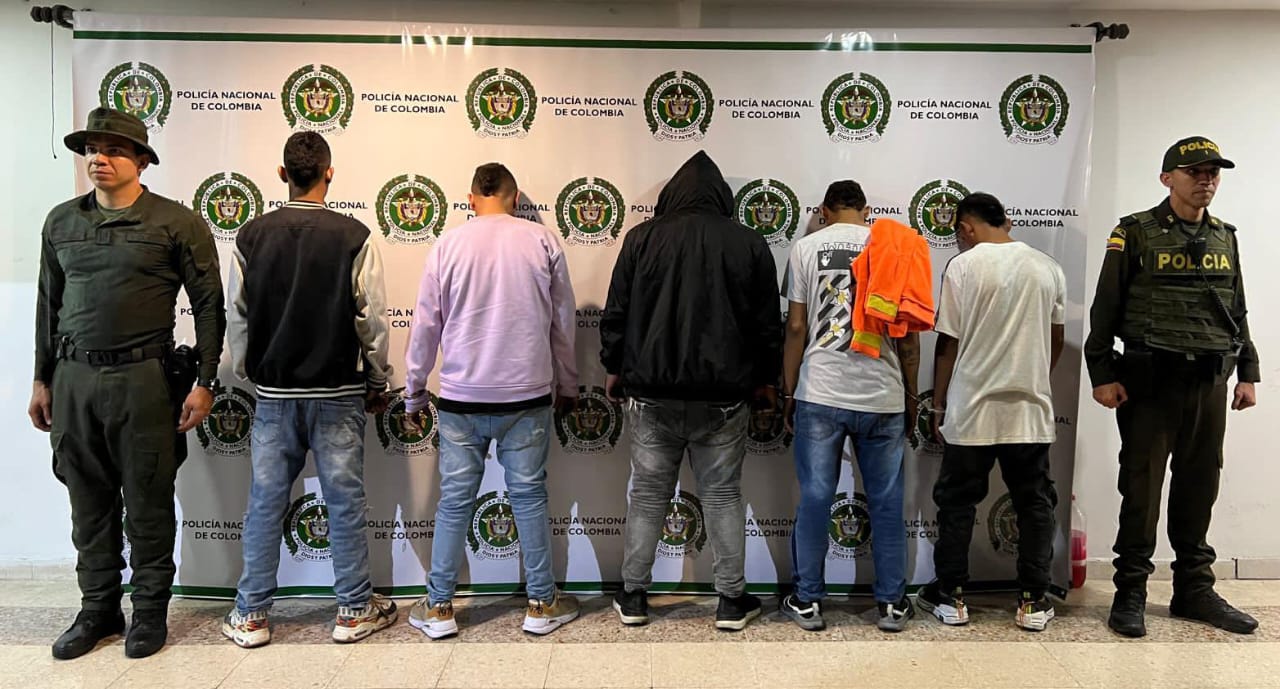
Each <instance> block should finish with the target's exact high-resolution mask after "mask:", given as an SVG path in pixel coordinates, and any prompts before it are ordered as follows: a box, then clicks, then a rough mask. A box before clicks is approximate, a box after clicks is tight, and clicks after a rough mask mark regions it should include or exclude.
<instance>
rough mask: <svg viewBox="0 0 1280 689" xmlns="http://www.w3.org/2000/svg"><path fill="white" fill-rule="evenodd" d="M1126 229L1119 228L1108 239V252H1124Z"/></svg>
mask: <svg viewBox="0 0 1280 689" xmlns="http://www.w3.org/2000/svg"><path fill="white" fill-rule="evenodd" d="M1124 234H1125V233H1124V228H1123V227H1117V228H1116V229H1114V230H1112V231H1111V237H1110V238H1108V239H1107V251H1124Z"/></svg>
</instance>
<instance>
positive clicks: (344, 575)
mask: <svg viewBox="0 0 1280 689" xmlns="http://www.w3.org/2000/svg"><path fill="white" fill-rule="evenodd" d="M364 427H365V413H364V398H363V397H361V396H359V395H352V396H348V397H341V398H338V399H290V400H282V399H259V400H258V404H257V407H256V410H255V412H254V418H253V486H252V488H251V489H250V491H249V511H248V514H246V515H245V518H244V536H243V539H244V571H243V573H242V574H241V575H240V584H239V586H238V589H239V590H238V591H237V593H236V608H237V609H238V610H239V611H240V612H241V613H249V612H253V611H255V610H265V609H269V608H270V607H271V597H272V596H274V595H275V593H276V572H277V570H278V569H279V567H280V539H281V537H282V535H283V531H282V530H283V526H284V518H285V512H286V511H287V510H288V509H289V494H290V493H291V492H292V488H293V482H294V481H295V480H297V478H298V474H300V473H302V467H303V465H304V464H305V463H306V459H307V450H311V452H312V453H313V454H314V455H315V460H316V474H317V476H318V478H319V479H320V490H321V492H322V493H323V494H324V500H325V506H326V508H327V509H328V513H329V547H330V552H331V553H332V555H333V592H334V595H335V596H336V597H337V599H338V605H342V606H350V607H362V606H364V605H365V604H366V603H367V602H368V601H369V597H370V596H371V595H372V594H373V584H372V582H370V580H369V544H368V542H367V541H366V540H365V530H364V529H365V523H366V521H367V519H368V517H367V515H366V514H365V512H366V509H367V504H366V502H365V494H364Z"/></svg>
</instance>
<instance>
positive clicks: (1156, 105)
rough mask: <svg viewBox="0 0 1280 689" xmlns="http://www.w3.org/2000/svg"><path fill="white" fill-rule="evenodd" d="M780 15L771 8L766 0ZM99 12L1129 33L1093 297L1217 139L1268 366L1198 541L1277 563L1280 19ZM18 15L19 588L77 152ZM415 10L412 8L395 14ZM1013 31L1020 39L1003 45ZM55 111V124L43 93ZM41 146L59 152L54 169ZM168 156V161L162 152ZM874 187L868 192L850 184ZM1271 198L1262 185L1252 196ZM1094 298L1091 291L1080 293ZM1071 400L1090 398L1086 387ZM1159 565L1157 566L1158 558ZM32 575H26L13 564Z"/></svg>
mask: <svg viewBox="0 0 1280 689" xmlns="http://www.w3.org/2000/svg"><path fill="white" fill-rule="evenodd" d="M779 4H780V3H779ZM95 6H96V7H95V9H97V10H99V11H103V12H155V13H167V14H175V13H182V14H193V15H232V16H237V15H268V14H269V15H271V16H300V15H303V13H305V16H308V17H313V18H315V17H334V18H361V19H404V20H416V21H422V20H429V21H453V22H476V23H493V24H562V25H581V26H588V25H595V26H653V27H658V28H656V29H655V30H656V31H660V30H661V28H660V27H670V26H697V25H702V26H708V27H742V28H753V29H757V28H770V27H794V28H800V27H843V28H861V27H891V26H892V27H937V26H969V27H1009V28H1010V30H1011V32H1012V31H1015V30H1016V27H1042V26H1063V25H1066V24H1069V23H1072V22H1079V23H1088V22H1091V21H1093V20H1095V19H1100V20H1103V21H1105V22H1107V23H1110V22H1113V21H1120V22H1127V23H1128V24H1129V25H1130V27H1131V28H1132V31H1133V33H1132V35H1131V37H1130V38H1129V39H1127V40H1125V41H1108V42H1106V43H1103V44H1101V45H1099V46H1098V52H1097V56H1098V62H1097V65H1098V82H1097V83H1098V86H1097V92H1096V99H1097V100H1096V114H1095V129H1094V140H1093V152H1094V153H1093V173H1092V180H1091V182H1092V184H1091V192H1090V193H1091V196H1090V204H1089V222H1090V227H1091V228H1092V234H1091V238H1090V243H1091V249H1090V252H1089V263H1088V273H1089V274H1088V279H1087V282H1088V284H1090V285H1092V284H1093V282H1094V281H1095V280H1096V276H1097V271H1098V268H1099V265H1100V264H1101V260H1102V254H1103V244H1104V242H1105V238H1106V235H1107V233H1108V232H1109V231H1110V229H1111V227H1112V226H1113V225H1114V222H1115V218H1117V217H1118V216H1120V215H1123V214H1126V213H1129V212H1132V211H1134V210H1139V209H1142V208H1146V207H1149V206H1153V205H1155V203H1156V202H1158V201H1159V200H1160V198H1161V197H1162V188H1161V187H1160V185H1159V182H1158V180H1157V179H1156V170H1157V168H1158V166H1159V159H1160V156H1161V155H1162V154H1163V152H1164V149H1165V148H1166V147H1167V146H1168V144H1169V143H1171V142H1173V141H1174V140H1176V139H1178V138H1181V137H1183V136H1188V135H1191V134H1203V135H1205V136H1209V137H1210V138H1212V139H1214V140H1215V141H1217V142H1218V143H1219V144H1220V145H1221V146H1222V147H1223V149H1224V150H1225V151H1226V152H1227V154H1228V155H1229V156H1230V157H1232V158H1233V159H1234V160H1235V161H1236V163H1237V164H1238V165H1239V169H1237V170H1235V171H1231V172H1228V173H1225V179H1224V181H1223V184H1222V188H1221V190H1220V192H1219V196H1218V201H1217V203H1216V204H1215V206H1214V211H1215V213H1216V214H1218V215H1221V216H1222V217H1224V218H1226V219H1228V220H1230V221H1232V222H1234V223H1236V224H1237V225H1240V226H1241V232H1240V239H1241V242H1242V247H1243V263H1244V269H1245V271H1246V273H1247V274H1248V276H1249V280H1248V284H1249V297H1250V299H1251V307H1252V310H1251V312H1250V321H1251V323H1250V324H1251V326H1252V328H1253V335H1254V339H1255V340H1256V341H1257V342H1258V343H1259V347H1260V349H1261V354H1262V360H1263V364H1264V365H1263V378H1264V379H1265V380H1264V383H1263V384H1262V385H1261V386H1260V388H1259V398H1260V400H1261V406H1260V407H1259V408H1258V409H1255V410H1252V411H1249V412H1247V413H1232V415H1231V417H1230V423H1229V427H1228V439H1227V450H1226V454H1227V460H1226V471H1225V473H1224V475H1223V482H1222V493H1221V497H1220V498H1219V501H1218V508H1217V511H1216V514H1215V520H1214V524H1213V529H1212V530H1211V532H1210V542H1211V543H1212V544H1214V545H1215V546H1216V547H1217V549H1218V554H1219V557H1220V559H1228V558H1277V559H1280V530H1277V529H1275V528H1273V525H1274V524H1276V523H1277V519H1278V518H1280V506H1278V505H1277V504H1276V501H1275V500H1274V498H1273V497H1272V496H1273V494H1274V488H1273V486H1274V485H1276V483H1277V482H1278V481H1280V465H1277V464H1275V463H1273V461H1272V455H1273V452H1271V451H1270V450H1271V447H1270V445H1269V443H1270V442H1272V437H1271V436H1270V433H1269V432H1268V430H1267V419H1276V418H1278V417H1277V412H1276V409H1277V405H1280V399H1278V398H1277V397H1278V393H1280V386H1277V385H1276V377H1277V375H1278V374H1280V344H1277V343H1280V332H1278V330H1280V305H1277V302H1276V301H1275V300H1272V299H1269V298H1268V295H1269V294H1270V293H1271V288H1272V287H1280V276H1278V275H1276V274H1273V273H1271V272H1270V271H1269V267H1270V266H1273V265H1280V239H1278V238H1275V237H1273V236H1272V235H1270V234H1269V233H1266V232H1265V231H1264V230H1263V227H1264V224H1265V223H1267V220H1269V218H1270V217H1271V213H1270V211H1271V210H1272V209H1271V206H1273V205H1274V204H1273V203H1271V198H1270V194H1271V193H1274V192H1272V188H1271V187H1270V186H1269V185H1268V183H1272V184H1274V183H1275V182H1276V181H1277V180H1276V178H1275V173H1274V169H1275V168H1274V167H1273V166H1272V165H1270V163H1271V161H1274V160H1280V128H1278V127H1276V126H1275V125H1274V123H1273V122H1272V121H1270V118H1271V117H1272V114H1271V113H1272V112H1273V111H1274V110H1275V109H1276V108H1278V107H1280V95H1276V94H1275V93H1274V91H1273V90H1272V89H1270V88H1269V87H1270V86H1271V83H1270V74H1268V73H1267V72H1266V70H1265V69H1263V68H1262V67H1263V66H1264V65H1270V66H1274V65H1280V44H1277V43H1276V42H1275V41H1274V37H1275V36H1277V35H1280V12H1253V13H1247V12H1239V13H1230V12H1199V13H1175V12H1132V13H1101V12H1091V13H1087V14H1071V13H1068V12H1015V11H999V12H996V11H970V12H963V11H956V10H948V11H943V12H939V11H915V12H903V11H896V12H895V11H885V10H875V11H863V10H856V9H847V8H840V9H835V8H833V7H831V6H825V7H824V6H816V5H809V6H805V5H797V6H791V7H788V8H787V9H785V10H779V9H777V5H774V6H762V5H751V6H743V7H739V6H734V5H732V4H729V3H717V4H708V5H706V6H700V5H699V4H698V3H697V2H690V1H689V0H684V1H683V2H670V3H666V2H651V3H640V2H632V3H620V4H608V3H600V2H594V3H571V2H539V1H536V0H526V1H524V2H471V3H466V2H435V3H432V2H414V3H409V2H390V1H386V0H380V1H368V2H364V3H359V4H357V3H347V2H342V1H340V0H309V1H306V2H303V1H302V0H290V1H289V2H275V3H261V2H245V1H241V0H225V1H223V2H187V3H172V2H158V1H154V0H153V1H147V0H132V1H129V0H100V2H97V3H95ZM29 7H30V4H29V3H26V2H13V1H12V0H9V1H7V2H5V3H4V4H3V5H0V83H7V84H13V85H15V86H17V88H16V90H15V93H14V94H13V96H14V97H12V98H10V101H9V102H10V105H9V107H6V108H3V109H0V132H5V134H6V136H5V141H4V143H3V144H0V146H2V147H3V148H4V149H5V152H6V155H5V156H4V157H3V163H0V227H2V228H3V231H4V232H5V233H6V236H5V237H4V238H3V239H0V242H2V243H3V245H4V246H5V247H6V248H7V253H6V254H5V255H4V256H3V257H0V322H3V323H5V324H7V325H8V328H7V330H5V331H4V332H3V334H0V361H5V362H9V366H7V367H5V368H4V369H3V372H0V438H4V442H5V444H6V445H7V446H8V448H9V451H8V452H6V453H5V459H4V460H3V461H4V463H5V465H4V472H3V476H4V480H5V484H6V485H5V488H6V489H7V490H6V491H5V492H6V493H7V495H6V498H7V499H6V500H5V505H6V508H5V509H4V510H0V566H15V567H12V568H5V569H0V576H3V575H5V574H9V575H11V576H29V571H30V570H29V563H33V562H34V563H36V564H42V563H51V562H59V563H60V562H66V561H69V560H70V558H72V557H73V556H74V551H73V550H72V548H71V545H70V541H69V531H70V530H69V516H68V515H69V511H68V508H67V505H66V494H65V492H64V491H63V490H62V489H61V486H59V485H58V484H57V483H56V482H55V481H54V480H53V478H52V476H51V475H50V473H49V448H48V441H47V436H45V435H44V434H41V433H38V432H36V431H34V430H32V429H31V427H30V425H29V423H28V422H27V420H26V415H25V410H26V402H27V397H28V395H29V393H30V387H29V385H30V384H29V382H28V381H29V380H30V377H29V375H28V374H29V372H30V370H31V365H30V362H31V349H32V345H31V342H32V329H33V326H32V322H33V315H32V312H33V310H34V306H33V305H34V294H35V284H34V282H35V276H36V261H37V257H38V247H39V242H38V237H39V231H40V224H41V221H42V219H43V217H44V214H45V212H46V211H47V209H48V208H49V207H50V206H52V205H54V204H55V203H57V202H59V201H62V200H64V199H66V198H68V197H70V196H71V195H72V194H73V193H74V189H73V179H74V174H75V171H74V169H73V160H72V156H71V155H70V154H69V153H67V152H66V151H65V150H62V147H61V143H60V141H61V136H62V135H63V134H64V133H65V132H66V131H68V130H69V129H70V127H71V123H72V113H71V111H70V98H69V93H70V43H71V38H70V33H69V32H67V31H64V30H56V31H55V32H54V35H53V44H54V55H53V64H54V74H55V81H54V84H53V86H52V88H51V87H50V84H49V77H48V75H49V73H50V36H49V29H48V28H47V27H42V26H37V25H35V24H33V23H31V22H30V21H29V20H28V19H27V18H26V17H27V12H28V11H29ZM406 8H411V9H406ZM1011 36H1016V34H1014V33H1011ZM51 94H52V98H53V104H52V110H53V112H54V117H53V118H52V120H51V118H50V114H49V113H50V109H51V105H50V98H51ZM51 147H52V148H53V149H56V150H57V151H58V153H57V159H56V160H54V159H53V158H52V155H51ZM171 155H172V154H171ZM863 181H864V182H866V183H870V184H874V180H863ZM1264 185H1268V186H1264ZM1091 291H1092V290H1090V292H1091ZM1082 387H1083V389H1082V393H1081V394H1082V399H1084V400H1089V391H1088V389H1087V388H1088V385H1087V383H1085V384H1083V385H1082ZM1070 415H1072V416H1077V418H1078V427H1077V432H1078V434H1079V439H1078V441H1077V447H1078V456H1077V460H1076V488H1075V492H1076V494H1077V496H1078V497H1079V499H1080V503H1081V505H1082V507H1083V509H1084V510H1085V512H1086V514H1087V516H1088V520H1089V522H1088V524H1089V543H1090V546H1091V548H1090V550H1091V553H1090V554H1091V555H1092V556H1093V557H1099V556H1107V555H1109V547H1110V544H1111V542H1112V539H1113V538H1114V536H1115V528H1116V517H1115V515H1116V514H1117V513H1118V510H1119V496H1118V494H1117V493H1116V489H1115V479H1116V453H1117V451H1118V448H1119V440H1118V437H1117V433H1116V430H1115V425H1114V422H1113V420H1112V418H1111V416H1110V415H1109V414H1107V413H1106V412H1105V410H1103V409H1101V408H1099V407H1097V406H1096V405H1093V404H1092V403H1089V402H1086V403H1083V404H1082V408H1081V409H1080V411H1079V414H1078V415H1077V414H1075V413H1070ZM1158 556H1161V557H1168V556H1170V552H1169V551H1168V548H1167V545H1165V546H1162V549H1161V552H1160V553H1158ZM23 564H27V567H28V568H27V569H22V567H21V566H20V565H23Z"/></svg>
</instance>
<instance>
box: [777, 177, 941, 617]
mask: <svg viewBox="0 0 1280 689" xmlns="http://www.w3.org/2000/svg"><path fill="white" fill-rule="evenodd" d="M821 212H822V218H823V220H824V222H825V224H826V227H824V228H822V229H820V230H818V231H817V232H813V233H811V234H809V235H807V236H805V237H803V238H801V239H800V240H798V241H796V242H795V244H793V245H792V248H791V260H790V263H789V265H788V266H787V271H788V280H787V300H788V301H789V302H790V304H789V308H788V311H787V335H786V341H785V344H784V345H783V355H782V369H783V373H782V377H783V386H784V389H785V391H786V393H787V398H786V419H787V424H788V427H789V428H792V429H793V432H794V433H795V446H794V451H795V461H796V478H797V479H798V480H799V483H800V504H799V505H797V506H796V525H795V530H794V531H793V532H792V537H791V554H792V571H793V572H794V575H793V580H794V583H795V591H794V592H793V593H792V594H790V595H788V596H786V597H785V598H783V599H782V602H781V603H780V604H779V609H780V610H781V611H782V614H784V615H786V616H787V617H788V618H790V619H791V620H793V621H794V622H795V623H796V624H798V625H799V626H800V627H801V628H803V629H808V630H818V629H822V628H823V627H824V626H825V625H824V622H823V619H822V609H821V602H822V599H823V598H824V597H825V596H826V593H827V590H826V583H825V572H824V565H825V564H826V560H827V547H828V534H827V530H828V525H829V524H830V523H831V505H832V503H833V502H834V501H835V494H836V485H837V482H838V481H839V477H840V461H841V458H842V457H843V455H844V446H845V441H846V440H849V441H851V442H852V443H853V450H854V455H855V456H856V458H857V462H858V468H859V469H860V470H861V473H862V479H863V481H862V486H861V492H863V493H865V494H866V496H867V503H868V505H867V508H868V512H870V517H871V519H870V524H867V523H866V522H865V521H863V520H859V519H854V518H849V519H841V520H840V523H841V524H842V525H848V527H849V528H850V529H851V531H852V533H850V534H849V535H850V536H851V537H854V538H862V539H866V538H868V537H870V534H871V533H872V532H873V533H875V543H874V544H873V545H872V549H871V554H872V560H873V562H874V564H875V572H876V580H875V585H874V587H873V592H874V594H875V599H876V602H877V603H878V604H879V612H880V619H879V622H878V623H877V625H878V626H879V627H880V629H883V630H885V631H891V632H893V631H900V630H901V629H902V628H903V627H904V626H905V625H906V623H907V620H908V619H910V617H911V615H912V614H913V608H912V607H911V603H910V601H909V600H908V599H907V597H906V588H907V534H906V529H905V528H904V527H903V522H902V509H903V508H902V501H903V492H904V490H903V470H902V458H903V452H904V450H905V443H906V429H907V425H906V419H905V414H904V412H906V411H907V407H908V404H907V398H908V397H911V398H913V399H914V397H915V393H916V389H915V388H916V382H915V381H916V374H917V372H918V370H919V364H920V339H919V335H918V334H916V333H912V334H910V335H908V336H907V337H905V338H902V339H900V340H894V341H892V346H887V347H885V348H884V349H883V350H882V351H881V354H880V358H878V359H875V358H872V357H869V356H866V355H864V354H858V353H855V352H854V351H853V350H851V349H850V345H851V344H852V343H853V321H852V318H853V316H852V311H851V305H852V303H853V295H854V291H855V290H854V284H853V275H852V273H851V271H850V263H851V262H852V261H853V259H854V258H856V257H857V256H858V254H860V253H862V250H863V248H864V247H865V246H866V245H867V243H868V242H869V241H870V239H871V230H870V229H869V228H868V227H867V226H866V223H867V214H868V212H869V209H868V208H867V197H866V195H865V194H864V193H863V191H862V187H861V186H859V185H858V183H857V182H854V181H852V180H843V181H839V182H835V183H833V184H832V185H831V186H830V187H829V188H828V189H827V194H826V197H825V198H824V199H823V201H822V208H821ZM904 372H905V374H904ZM912 406H914V405H912ZM912 411H913V412H914V409H913V410H912Z"/></svg>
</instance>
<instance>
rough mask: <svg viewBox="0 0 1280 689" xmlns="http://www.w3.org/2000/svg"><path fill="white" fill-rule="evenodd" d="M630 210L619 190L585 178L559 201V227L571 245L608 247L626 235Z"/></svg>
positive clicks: (564, 191) (574, 183)
mask: <svg viewBox="0 0 1280 689" xmlns="http://www.w3.org/2000/svg"><path fill="white" fill-rule="evenodd" d="M625 209H626V206H625V205H624V203H623V201H622V194H621V193H620V192H619V191H618V188H617V187H615V186H613V185H612V184H610V183H609V181H608V180H605V179H601V178H599V177H582V178H579V179H575V180H573V181H572V182H569V183H568V184H567V185H565V187H564V189H562V190H561V191H560V196H558V197H556V224H558V225H559V226H560V234H562V235H564V238H565V239H566V240H568V241H569V243H570V244H582V245H587V246H608V245H610V244H613V243H614V241H615V240H617V238H618V235H619V234H622V219H623V217H624V216H625V215H626V210H625Z"/></svg>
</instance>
